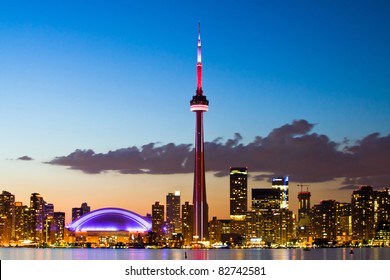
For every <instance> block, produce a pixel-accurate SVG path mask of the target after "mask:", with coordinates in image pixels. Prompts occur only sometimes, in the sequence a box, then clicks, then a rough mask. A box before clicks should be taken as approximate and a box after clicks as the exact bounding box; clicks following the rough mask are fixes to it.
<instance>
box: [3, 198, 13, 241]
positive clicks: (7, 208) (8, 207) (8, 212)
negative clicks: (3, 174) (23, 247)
mask: <svg viewBox="0 0 390 280" xmlns="http://www.w3.org/2000/svg"><path fill="white" fill-rule="evenodd" d="M14 238H15V195H13V194H11V193H10V192H7V191H3V192H2V193H1V194H0V244H7V245H8V244H9V243H10V242H11V241H13V240H14Z"/></svg>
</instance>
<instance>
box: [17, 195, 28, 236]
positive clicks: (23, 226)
mask: <svg viewBox="0 0 390 280" xmlns="http://www.w3.org/2000/svg"><path fill="white" fill-rule="evenodd" d="M30 217H31V215H30V208H28V206H27V205H23V203H22V202H15V240H16V241H23V240H28V239H30V233H31V230H30V220H31V218H30Z"/></svg>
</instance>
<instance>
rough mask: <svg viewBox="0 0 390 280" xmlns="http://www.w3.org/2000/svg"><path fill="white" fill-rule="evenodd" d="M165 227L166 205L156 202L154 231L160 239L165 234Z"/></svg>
mask: <svg viewBox="0 0 390 280" xmlns="http://www.w3.org/2000/svg"><path fill="white" fill-rule="evenodd" d="M163 227H164V205H161V204H160V202H158V201H156V202H155V203H154V204H153V205H152V231H153V232H155V233H156V235H157V237H158V238H161V237H162V236H163V235H164V234H165V232H164V230H163Z"/></svg>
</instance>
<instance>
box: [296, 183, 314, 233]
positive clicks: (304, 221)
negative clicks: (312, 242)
mask: <svg viewBox="0 0 390 280" xmlns="http://www.w3.org/2000/svg"><path fill="white" fill-rule="evenodd" d="M310 197H311V193H310V192H309V191H308V190H306V191H300V192H299V193H298V230H297V234H298V237H299V238H301V239H302V240H304V241H308V239H309V237H310V236H311V206H310Z"/></svg>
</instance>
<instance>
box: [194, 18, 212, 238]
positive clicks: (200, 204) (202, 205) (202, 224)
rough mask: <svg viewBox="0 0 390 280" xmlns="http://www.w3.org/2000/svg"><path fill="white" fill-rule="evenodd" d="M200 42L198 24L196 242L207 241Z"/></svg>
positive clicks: (204, 102) (205, 104) (204, 100)
mask: <svg viewBox="0 0 390 280" xmlns="http://www.w3.org/2000/svg"><path fill="white" fill-rule="evenodd" d="M201 46H202V44H201V40H200V24H199V27H198V55H197V63H196V72H197V87H196V95H194V96H193V97H192V100H191V102H190V105H191V111H192V112H195V113H196V130H195V166H194V193H193V205H194V221H193V222H194V225H193V238H194V240H195V241H197V240H207V239H208V212H209V210H208V204H207V199H206V179H205V164H204V162H205V161H204V131H203V113H204V112H207V111H208V108H209V101H208V100H207V98H206V96H204V95H203V89H202V52H201Z"/></svg>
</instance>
